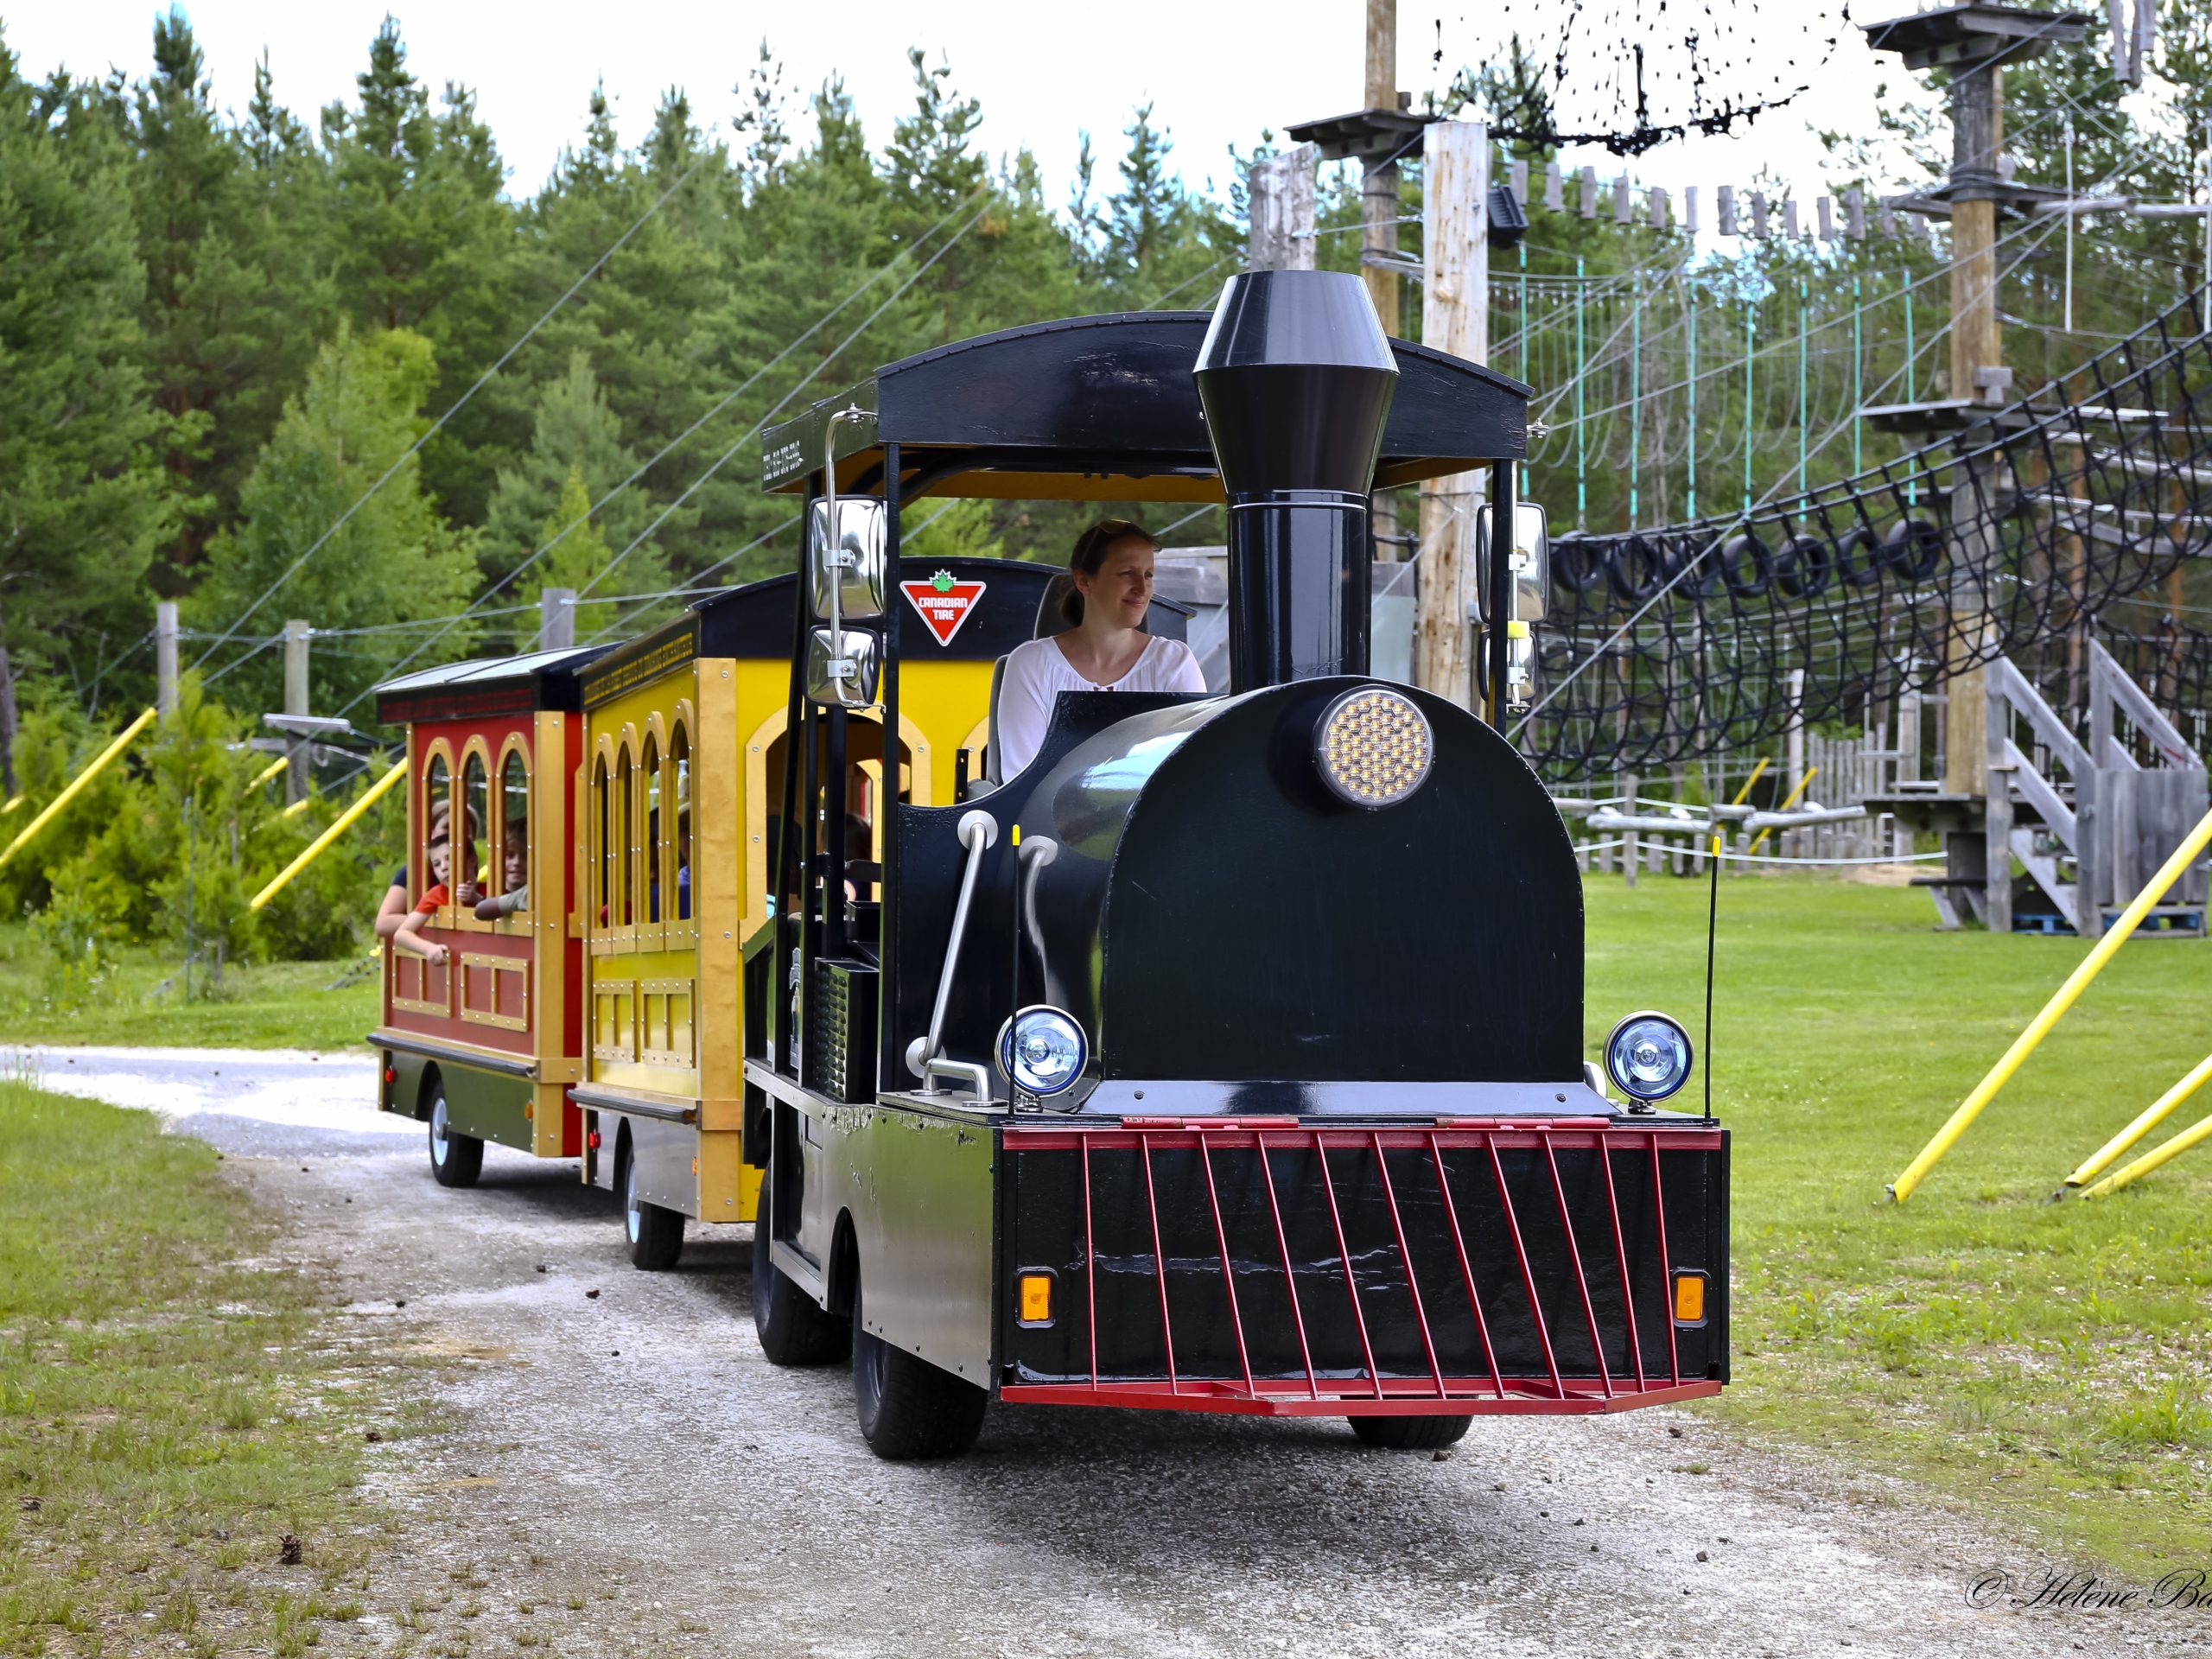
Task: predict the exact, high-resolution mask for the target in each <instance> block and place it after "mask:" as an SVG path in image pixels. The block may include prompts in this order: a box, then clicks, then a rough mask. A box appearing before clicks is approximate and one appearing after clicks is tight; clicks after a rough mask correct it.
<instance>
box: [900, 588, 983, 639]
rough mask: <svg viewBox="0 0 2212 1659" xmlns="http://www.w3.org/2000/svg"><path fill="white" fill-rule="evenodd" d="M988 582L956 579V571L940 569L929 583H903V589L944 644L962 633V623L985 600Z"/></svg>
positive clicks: (909, 602)
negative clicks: (985, 588)
mask: <svg viewBox="0 0 2212 1659" xmlns="http://www.w3.org/2000/svg"><path fill="white" fill-rule="evenodd" d="M984 586H985V584H984V583H982V582H956V581H954V580H953V575H952V572H951V571H950V570H940V571H938V573H937V575H934V576H931V578H930V579H929V580H928V581H927V582H900V583H899V592H901V593H903V594H906V602H907V603H908V604H909V605H912V607H914V608H915V609H916V610H917V611H918V612H919V613H921V618H922V620H923V621H925V622H926V623H927V624H929V630H930V632H931V633H933V634H935V635H936V636H937V642H938V644H939V645H950V644H951V643H952V636H953V635H954V634H956V633H957V632H960V628H961V625H962V624H963V623H964V622H966V621H967V620H968V619H969V617H970V616H973V615H974V614H975V613H976V607H978V606H980V605H981V604H982V602H983V588H984Z"/></svg>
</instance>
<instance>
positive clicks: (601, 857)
mask: <svg viewBox="0 0 2212 1659" xmlns="http://www.w3.org/2000/svg"><path fill="white" fill-rule="evenodd" d="M612 839H613V823H612V822H611V820H610V819H609V817H608V813H607V757H606V756H604V755H601V757H600V758H599V760H596V761H595V762H594V763H593V766H592V771H591V902H592V909H593V913H594V915H596V916H597V917H598V918H599V925H601V927H604V926H606V925H607V918H608V916H609V915H611V914H612V913H613V912H610V911H609V910H608V909H607V900H608V899H609V898H610V897H611V896H612V894H611V892H610V890H609V887H608V883H607V856H608V848H609V847H610V846H611V845H612Z"/></svg>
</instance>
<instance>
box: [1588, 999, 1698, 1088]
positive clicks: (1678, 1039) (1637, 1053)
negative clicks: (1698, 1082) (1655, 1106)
mask: <svg viewBox="0 0 2212 1659" xmlns="http://www.w3.org/2000/svg"><path fill="white" fill-rule="evenodd" d="M1605 1071H1606V1072H1607V1074H1608V1075H1609V1076H1611V1078H1612V1080H1613V1082H1614V1084H1616V1085H1618V1088H1619V1089H1620V1090H1621V1092H1622V1093H1623V1094H1625V1095H1629V1096H1632V1097H1634V1098H1635V1099H1637V1100H1664V1099H1666V1098H1667V1096H1669V1095H1671V1094H1673V1093H1674V1092H1675V1090H1677V1089H1679V1088H1681V1086H1682V1085H1683V1084H1685V1083H1687V1082H1688V1081H1689V1075H1690V1038H1689V1033H1688V1032H1686V1031H1684V1030H1683V1029H1682V1028H1681V1027H1680V1026H1678V1025H1676V1024H1675V1022H1674V1021H1673V1020H1669V1018H1668V1017H1667V1016H1666V1015H1665V1014H1630V1015H1629V1017H1628V1018H1627V1019H1625V1020H1622V1021H1621V1022H1620V1024H1618V1026H1615V1027H1613V1034H1612V1035H1611V1036H1610V1037H1608V1038H1606V1039H1605Z"/></svg>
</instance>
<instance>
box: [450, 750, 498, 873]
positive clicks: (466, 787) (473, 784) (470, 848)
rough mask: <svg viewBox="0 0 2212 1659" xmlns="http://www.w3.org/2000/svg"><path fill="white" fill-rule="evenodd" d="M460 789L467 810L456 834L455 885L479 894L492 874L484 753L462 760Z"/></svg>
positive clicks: (489, 793)
mask: <svg viewBox="0 0 2212 1659" xmlns="http://www.w3.org/2000/svg"><path fill="white" fill-rule="evenodd" d="M461 799H462V802H463V804H464V805H465V807H466V810H465V811H464V812H463V814H462V822H461V827H460V828H459V829H456V830H455V831H454V841H453V884H454V890H455V891H456V892H458V891H459V890H460V889H461V887H464V886H467V887H472V888H474V889H475V890H476V891H478V892H479V893H480V892H482V890H483V887H484V882H485V878H486V876H487V875H488V874H490V872H489V871H488V870H487V869H486V868H485V867H486V862H487V858H486V855H488V854H489V852H490V850H491V847H490V842H489V840H488V837H489V836H490V834H491V826H492V780H491V779H490V778H489V777H487V776H486V774H485V771H484V757H483V756H482V755H480V754H471V755H470V756H469V757H468V759H467V760H464V761H462V762H461ZM470 902H471V903H472V904H473V903H474V902H475V901H474V899H471V900H470Z"/></svg>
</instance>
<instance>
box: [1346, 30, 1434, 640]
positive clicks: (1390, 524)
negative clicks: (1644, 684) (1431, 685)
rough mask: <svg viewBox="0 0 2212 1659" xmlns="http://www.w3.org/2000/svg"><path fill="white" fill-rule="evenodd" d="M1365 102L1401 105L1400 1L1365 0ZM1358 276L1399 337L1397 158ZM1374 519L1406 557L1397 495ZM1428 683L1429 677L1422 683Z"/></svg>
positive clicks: (1376, 191)
mask: <svg viewBox="0 0 2212 1659" xmlns="http://www.w3.org/2000/svg"><path fill="white" fill-rule="evenodd" d="M1366 93H1367V107H1368V108H1369V109H1370V110H1395V109H1396V108H1397V107H1398V0H1367V76H1366ZM1359 200H1360V237H1359V245H1360V272H1359V274H1360V277H1361V280H1363V282H1365V283H1366V284H1367V296H1368V298H1370V300H1372V301H1374V302H1375V315H1376V316H1377V317H1379V318H1380V319H1382V322H1383V333H1384V334H1387V335H1389V337H1390V338H1391V339H1393V340H1395V339H1397V338H1398V335H1399V333H1400V330H1401V329H1402V327H1403V324H1402V321H1401V320H1400V317H1399V307H1398V281H1399V277H1398V272H1397V271H1396V270H1395V269H1393V268H1392V267H1391V264H1388V263H1384V262H1395V260H1396V258H1397V257H1398V163H1397V162H1396V161H1395V160H1391V161H1387V162H1383V161H1370V162H1368V163H1367V164H1366V166H1365V168H1364V169H1363V173H1362V175H1361V179H1360V192H1359ZM1370 524H1371V527H1372V530H1373V532H1374V534H1375V536H1376V538H1377V540H1376V551H1377V554H1378V555H1379V556H1380V557H1382V558H1383V559H1385V560H1397V559H1402V558H1403V557H1404V556H1405V552H1404V550H1402V549H1401V548H1400V547H1398V546H1397V545H1396V544H1395V540H1394V539H1391V538H1395V537H1396V536H1397V534H1398V508H1397V502H1396V499H1395V496H1393V495H1390V494H1387V493H1383V492H1381V491H1377V492H1376V495H1375V498H1374V500H1373V503H1372V505H1371V508H1370ZM1424 683H1426V682H1424Z"/></svg>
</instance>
